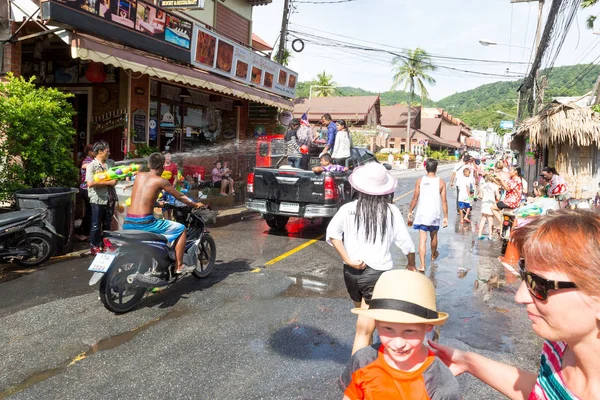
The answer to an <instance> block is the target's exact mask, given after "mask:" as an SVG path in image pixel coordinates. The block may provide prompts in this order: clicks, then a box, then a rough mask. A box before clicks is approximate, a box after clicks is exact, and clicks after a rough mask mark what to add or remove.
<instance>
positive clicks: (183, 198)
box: [162, 179, 204, 208]
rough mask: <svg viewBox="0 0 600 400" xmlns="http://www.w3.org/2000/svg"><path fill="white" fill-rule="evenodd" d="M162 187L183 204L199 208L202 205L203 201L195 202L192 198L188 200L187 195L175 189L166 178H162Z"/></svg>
mask: <svg viewBox="0 0 600 400" xmlns="http://www.w3.org/2000/svg"><path fill="white" fill-rule="evenodd" d="M162 189H163V190H164V191H165V192H167V193H169V194H170V195H172V196H173V197H175V198H176V199H177V200H179V201H181V202H182V203H183V204H187V205H188V206H190V207H194V208H200V207H202V206H204V204H203V203H195V202H193V201H192V200H190V198H189V197H187V196H186V195H185V194H183V193H181V192H179V191H178V190H177V189H175V188H174V187H173V186H172V185H171V184H170V183H169V181H168V180H166V179H163V182H162Z"/></svg>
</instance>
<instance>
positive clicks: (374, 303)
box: [340, 270, 461, 400]
mask: <svg viewBox="0 0 600 400" xmlns="http://www.w3.org/2000/svg"><path fill="white" fill-rule="evenodd" d="M352 313H354V314H358V315H362V316H365V317H368V318H372V319H374V320H375V324H376V326H377V332H378V333H379V338H380V340H381V343H380V344H375V345H373V346H369V347H365V348H363V349H361V350H359V351H358V352H356V353H355V354H354V355H353V356H352V358H351V359H350V361H349V362H348V365H347V366H346V370H345V371H344V373H343V375H342V377H341V380H340V387H341V388H342V390H343V391H344V400H356V399H423V400H425V399H431V400H438V399H449V400H451V399H460V398H461V397H460V393H459V387H458V382H457V381H456V378H455V377H454V375H453V374H452V372H450V369H448V367H446V365H445V364H444V363H443V362H442V361H441V360H440V359H439V358H437V357H436V356H435V355H434V353H433V352H432V351H431V350H430V349H429V348H428V347H426V346H425V345H424V344H423V341H424V340H425V334H426V333H427V332H429V331H431V330H432V329H433V327H434V325H442V324H443V323H444V322H446V319H448V314H446V313H443V312H439V311H437V308H436V304H435V288H434V287H433V284H432V283H431V281H430V280H429V279H428V278H427V277H426V276H424V275H423V274H420V273H418V272H413V271H408V270H391V271H387V272H384V273H383V274H382V275H381V276H380V278H379V280H378V281H377V283H376V284H375V289H374V291H373V297H372V300H371V303H370V305H369V308H368V309H364V308H355V309H353V310H352Z"/></svg>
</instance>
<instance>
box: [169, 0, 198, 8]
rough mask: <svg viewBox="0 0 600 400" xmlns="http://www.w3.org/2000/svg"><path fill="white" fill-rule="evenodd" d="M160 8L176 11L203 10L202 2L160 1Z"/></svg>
mask: <svg viewBox="0 0 600 400" xmlns="http://www.w3.org/2000/svg"><path fill="white" fill-rule="evenodd" d="M160 6H161V7H162V8H167V9H171V8H175V9H178V10H182V9H185V10H204V0H161V2H160Z"/></svg>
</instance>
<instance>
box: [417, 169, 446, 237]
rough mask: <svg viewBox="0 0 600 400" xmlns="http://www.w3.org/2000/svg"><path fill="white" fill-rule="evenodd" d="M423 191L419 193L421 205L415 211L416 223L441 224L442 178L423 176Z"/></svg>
mask: <svg viewBox="0 0 600 400" xmlns="http://www.w3.org/2000/svg"><path fill="white" fill-rule="evenodd" d="M419 187H420V188H421V192H420V194H419V205H418V206H417V212H416V213H415V219H414V222H413V223H414V224H415V225H429V226H440V225H441V211H440V208H441V205H442V197H441V195H440V178H438V177H437V176H436V177H433V178H430V177H428V176H424V177H423V178H421V185H420V186H419Z"/></svg>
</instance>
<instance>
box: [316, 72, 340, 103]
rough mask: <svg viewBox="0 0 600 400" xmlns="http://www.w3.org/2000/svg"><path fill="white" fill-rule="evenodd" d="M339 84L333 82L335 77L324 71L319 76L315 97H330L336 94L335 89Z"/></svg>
mask: <svg viewBox="0 0 600 400" xmlns="http://www.w3.org/2000/svg"><path fill="white" fill-rule="evenodd" d="M336 85H337V83H335V82H334V81H333V75H331V74H328V73H327V72H325V71H323V72H321V73H320V74H318V75H317V81H316V82H315V96H317V97H330V96H333V95H335V94H336V90H335V87H334V86H336Z"/></svg>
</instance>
